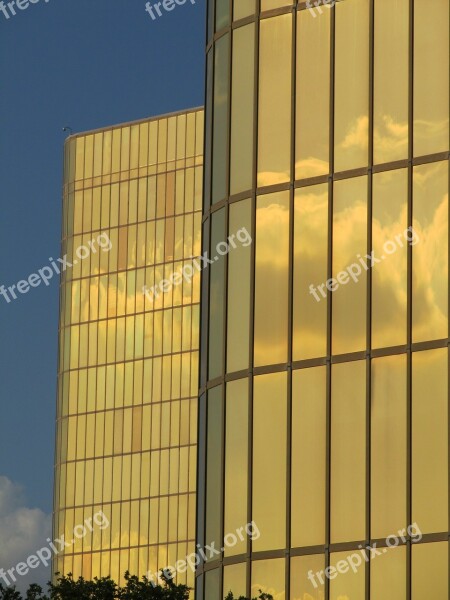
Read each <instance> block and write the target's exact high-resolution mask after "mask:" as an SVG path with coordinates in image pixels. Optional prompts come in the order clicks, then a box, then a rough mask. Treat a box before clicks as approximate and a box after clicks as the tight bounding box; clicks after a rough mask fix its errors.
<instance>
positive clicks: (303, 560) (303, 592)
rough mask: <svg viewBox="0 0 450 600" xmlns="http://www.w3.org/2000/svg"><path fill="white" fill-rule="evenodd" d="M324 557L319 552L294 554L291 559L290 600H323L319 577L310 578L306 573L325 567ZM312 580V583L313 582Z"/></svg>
mask: <svg viewBox="0 0 450 600" xmlns="http://www.w3.org/2000/svg"><path fill="white" fill-rule="evenodd" d="M324 563H325V561H324V557H323V556H322V555H321V554H310V555H307V556H295V557H294V558H292V559H291V595H290V599H291V600H323V599H324V597H325V595H324V594H325V589H324V586H323V585H321V584H320V581H319V579H315V580H311V577H310V578H308V574H309V575H310V574H311V571H312V573H313V574H314V573H317V572H318V571H323V570H324V569H325V565H324ZM313 581H314V583H313Z"/></svg>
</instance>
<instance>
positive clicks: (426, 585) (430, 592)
mask: <svg viewBox="0 0 450 600" xmlns="http://www.w3.org/2000/svg"><path fill="white" fill-rule="evenodd" d="M448 574H449V568H448V542H441V543H434V544H418V545H416V546H413V548H412V585H411V600H429V599H430V598H443V599H444V598H447V597H448V591H449V589H448V588H449V585H448Z"/></svg>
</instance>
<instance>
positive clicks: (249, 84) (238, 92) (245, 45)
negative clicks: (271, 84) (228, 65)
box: [230, 24, 255, 194]
mask: <svg viewBox="0 0 450 600" xmlns="http://www.w3.org/2000/svg"><path fill="white" fill-rule="evenodd" d="M254 68H255V25H254V24H250V25H247V26H246V27H240V28H239V29H236V30H235V31H234V33H233V64H232V73H233V78H232V87H231V89H232V93H231V142H230V145H231V150H230V157H231V158H230V194H238V193H239V192H243V191H245V190H249V189H250V188H251V187H252V184H253V163H254V160H253V127H254V115H253V112H254V84H253V79H252V77H251V76H250V74H251V73H253V72H254Z"/></svg>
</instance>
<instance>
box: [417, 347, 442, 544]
mask: <svg viewBox="0 0 450 600" xmlns="http://www.w3.org/2000/svg"><path fill="white" fill-rule="evenodd" d="M412 360H413V362H412V520H413V522H416V523H417V524H418V526H419V527H420V530H421V531H422V533H437V532H441V531H447V529H448V467H449V464H448V374H447V370H448V351H447V349H446V348H442V349H438V350H429V351H424V352H415V353H414V354H413V359H412Z"/></svg>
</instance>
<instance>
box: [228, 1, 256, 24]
mask: <svg viewBox="0 0 450 600" xmlns="http://www.w3.org/2000/svg"><path fill="white" fill-rule="evenodd" d="M253 14H255V0H234V7H233V20H234V21H237V20H238V19H243V18H244V17H248V16H250V15H253Z"/></svg>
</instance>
